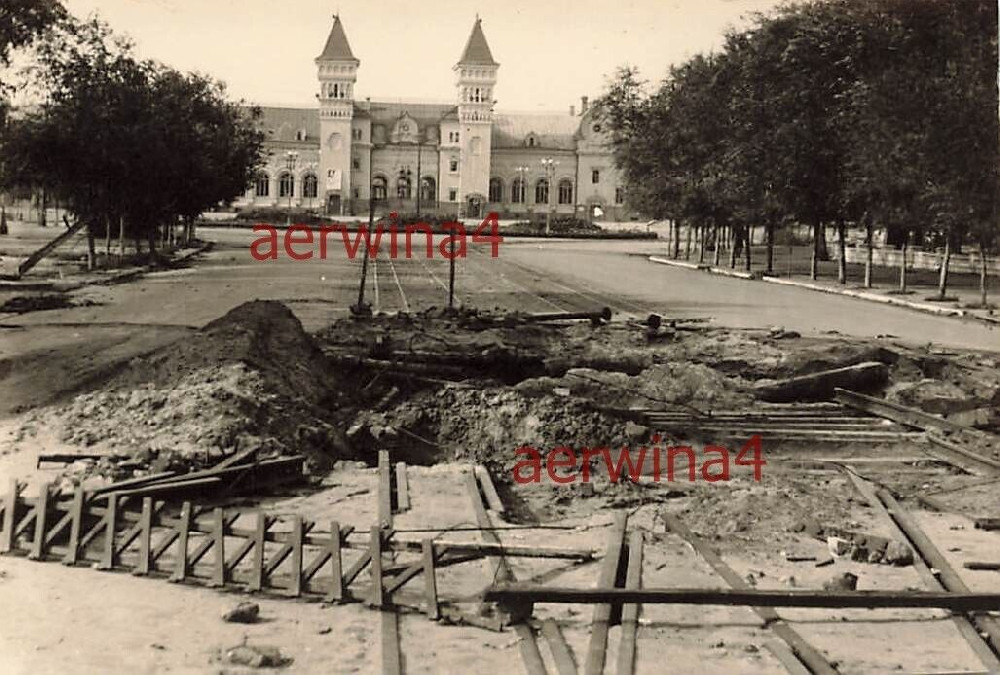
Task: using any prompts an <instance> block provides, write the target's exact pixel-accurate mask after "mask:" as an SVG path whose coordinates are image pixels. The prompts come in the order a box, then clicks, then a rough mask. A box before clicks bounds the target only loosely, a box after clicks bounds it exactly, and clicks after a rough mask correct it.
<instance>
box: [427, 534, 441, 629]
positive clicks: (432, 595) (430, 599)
mask: <svg viewBox="0 0 1000 675" xmlns="http://www.w3.org/2000/svg"><path fill="white" fill-rule="evenodd" d="M423 562H424V598H425V602H426V606H427V616H429V617H430V618H431V619H432V620H437V619H439V618H440V617H441V613H440V604H439V603H438V594H437V570H436V569H435V566H434V540H433V539H430V538H428V539H424V543H423Z"/></svg>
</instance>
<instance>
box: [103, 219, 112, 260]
mask: <svg viewBox="0 0 1000 675" xmlns="http://www.w3.org/2000/svg"><path fill="white" fill-rule="evenodd" d="M104 257H105V261H104V264H105V265H107V264H110V262H111V218H110V217H109V216H108V215H106V214H105V216H104Z"/></svg>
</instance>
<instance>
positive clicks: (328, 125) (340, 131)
mask: <svg viewBox="0 0 1000 675" xmlns="http://www.w3.org/2000/svg"><path fill="white" fill-rule="evenodd" d="M359 65H361V61H359V60H358V59H356V58H355V57H354V53H353V52H351V45H349V44H348V42H347V35H346V34H345V33H344V26H343V24H341V22H340V17H339V16H337V15H336V14H335V15H334V16H333V28H331V29H330V36H329V37H328V38H327V39H326V46H325V47H324V48H323V53H322V54H320V55H319V56H317V57H316V68H317V77H318V78H319V141H320V161H319V169H320V175H319V188H320V194H321V195H322V196H323V203H324V204H325V207H326V209H327V212H328V213H329V214H331V215H342V214H343V213H344V209H345V206H346V204H348V203H349V200H350V196H351V120H352V119H353V118H354V83H355V82H356V81H357V79H358V66H359Z"/></svg>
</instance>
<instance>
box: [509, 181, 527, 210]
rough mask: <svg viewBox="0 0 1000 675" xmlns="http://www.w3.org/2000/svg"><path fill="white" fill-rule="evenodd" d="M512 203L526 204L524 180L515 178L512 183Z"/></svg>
mask: <svg viewBox="0 0 1000 675" xmlns="http://www.w3.org/2000/svg"><path fill="white" fill-rule="evenodd" d="M510 201H511V202H513V203H514V204H523V203H524V179H523V178H515V179H514V180H513V181H511V183H510Z"/></svg>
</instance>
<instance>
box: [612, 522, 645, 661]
mask: <svg viewBox="0 0 1000 675" xmlns="http://www.w3.org/2000/svg"><path fill="white" fill-rule="evenodd" d="M642 544H643V540H642V532H640V531H638V530H636V531H634V532H631V533H630V534H629V539H628V573H627V576H626V577H625V588H628V589H631V590H636V589H639V588H641V587H642ZM638 633H639V605H637V604H635V603H631V604H627V605H625V606H624V607H622V634H621V642H620V646H619V647H618V670H617V671H616V672H617V673H618V675H631V674H632V673H635V658H636V638H637V637H638Z"/></svg>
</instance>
